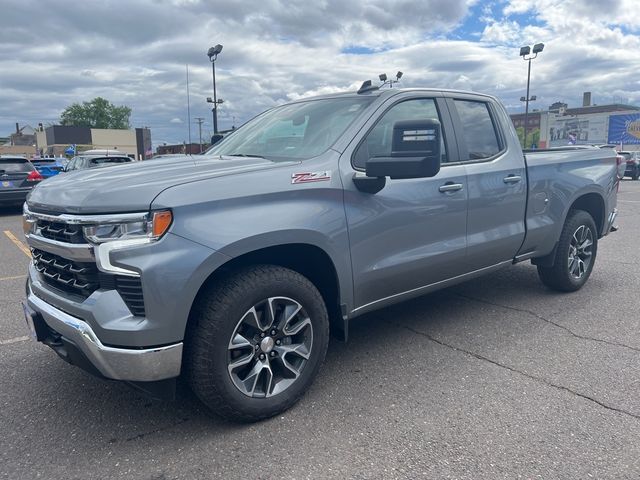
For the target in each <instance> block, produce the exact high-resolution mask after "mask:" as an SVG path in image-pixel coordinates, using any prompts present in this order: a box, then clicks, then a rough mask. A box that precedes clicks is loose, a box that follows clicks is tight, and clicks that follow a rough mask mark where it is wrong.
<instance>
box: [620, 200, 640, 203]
mask: <svg viewBox="0 0 640 480" xmlns="http://www.w3.org/2000/svg"><path fill="white" fill-rule="evenodd" d="M618 203H640V200H618Z"/></svg>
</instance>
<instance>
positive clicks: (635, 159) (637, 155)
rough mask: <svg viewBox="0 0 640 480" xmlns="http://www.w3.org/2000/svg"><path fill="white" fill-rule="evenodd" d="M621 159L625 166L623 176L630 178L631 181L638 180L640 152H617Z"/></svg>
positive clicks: (639, 175)
mask: <svg viewBox="0 0 640 480" xmlns="http://www.w3.org/2000/svg"><path fill="white" fill-rule="evenodd" d="M618 155H620V156H622V157H623V162H624V165H625V170H624V176H625V177H631V180H638V178H640V152H625V151H621V152H618Z"/></svg>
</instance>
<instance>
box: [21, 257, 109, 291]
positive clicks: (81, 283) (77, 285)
mask: <svg viewBox="0 0 640 480" xmlns="http://www.w3.org/2000/svg"><path fill="white" fill-rule="evenodd" d="M32 255H33V264H34V266H35V267H36V270H38V272H40V273H41V274H42V279H43V280H44V281H45V283H47V284H48V285H51V286H52V287H55V288H57V289H59V290H62V291H63V292H67V293H72V294H75V295H80V296H81V297H83V298H87V297H88V296H89V295H91V294H92V293H93V292H95V291H96V290H97V289H98V287H99V286H100V280H99V277H98V268H97V267H96V264H95V263H92V262H91V263H84V262H83V263H80V262H73V261H71V260H67V259H66V258H63V257H60V256H58V255H54V254H53V253H49V252H45V251H43V250H38V249H37V248H34V249H33V250H32Z"/></svg>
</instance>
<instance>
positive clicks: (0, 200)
mask: <svg viewBox="0 0 640 480" xmlns="http://www.w3.org/2000/svg"><path fill="white" fill-rule="evenodd" d="M41 180H43V177H42V175H40V173H39V172H38V171H37V170H36V168H35V167H34V166H33V164H32V163H31V162H29V160H27V159H26V158H24V157H15V156H10V155H0V205H3V206H4V205H20V204H22V203H24V201H25V199H26V198H27V195H28V194H29V192H31V190H32V189H33V187H34V186H35V185H36V184H37V183H38V182H40V181H41Z"/></svg>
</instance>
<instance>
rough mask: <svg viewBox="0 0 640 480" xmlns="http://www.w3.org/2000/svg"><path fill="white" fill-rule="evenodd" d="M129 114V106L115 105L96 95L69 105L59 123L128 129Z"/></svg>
mask: <svg viewBox="0 0 640 480" xmlns="http://www.w3.org/2000/svg"><path fill="white" fill-rule="evenodd" d="M130 116H131V109H130V108H129V107H126V106H122V107H117V106H115V105H114V104H112V103H111V102H109V101H108V100H106V99H104V98H102V97H96V98H94V99H93V100H91V101H90V102H82V103H81V104H80V103H74V104H72V105H69V106H68V107H67V108H65V109H64V111H63V112H62V115H60V123H61V124H62V125H73V126H76V127H91V128H115V129H128V128H129V117H130Z"/></svg>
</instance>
